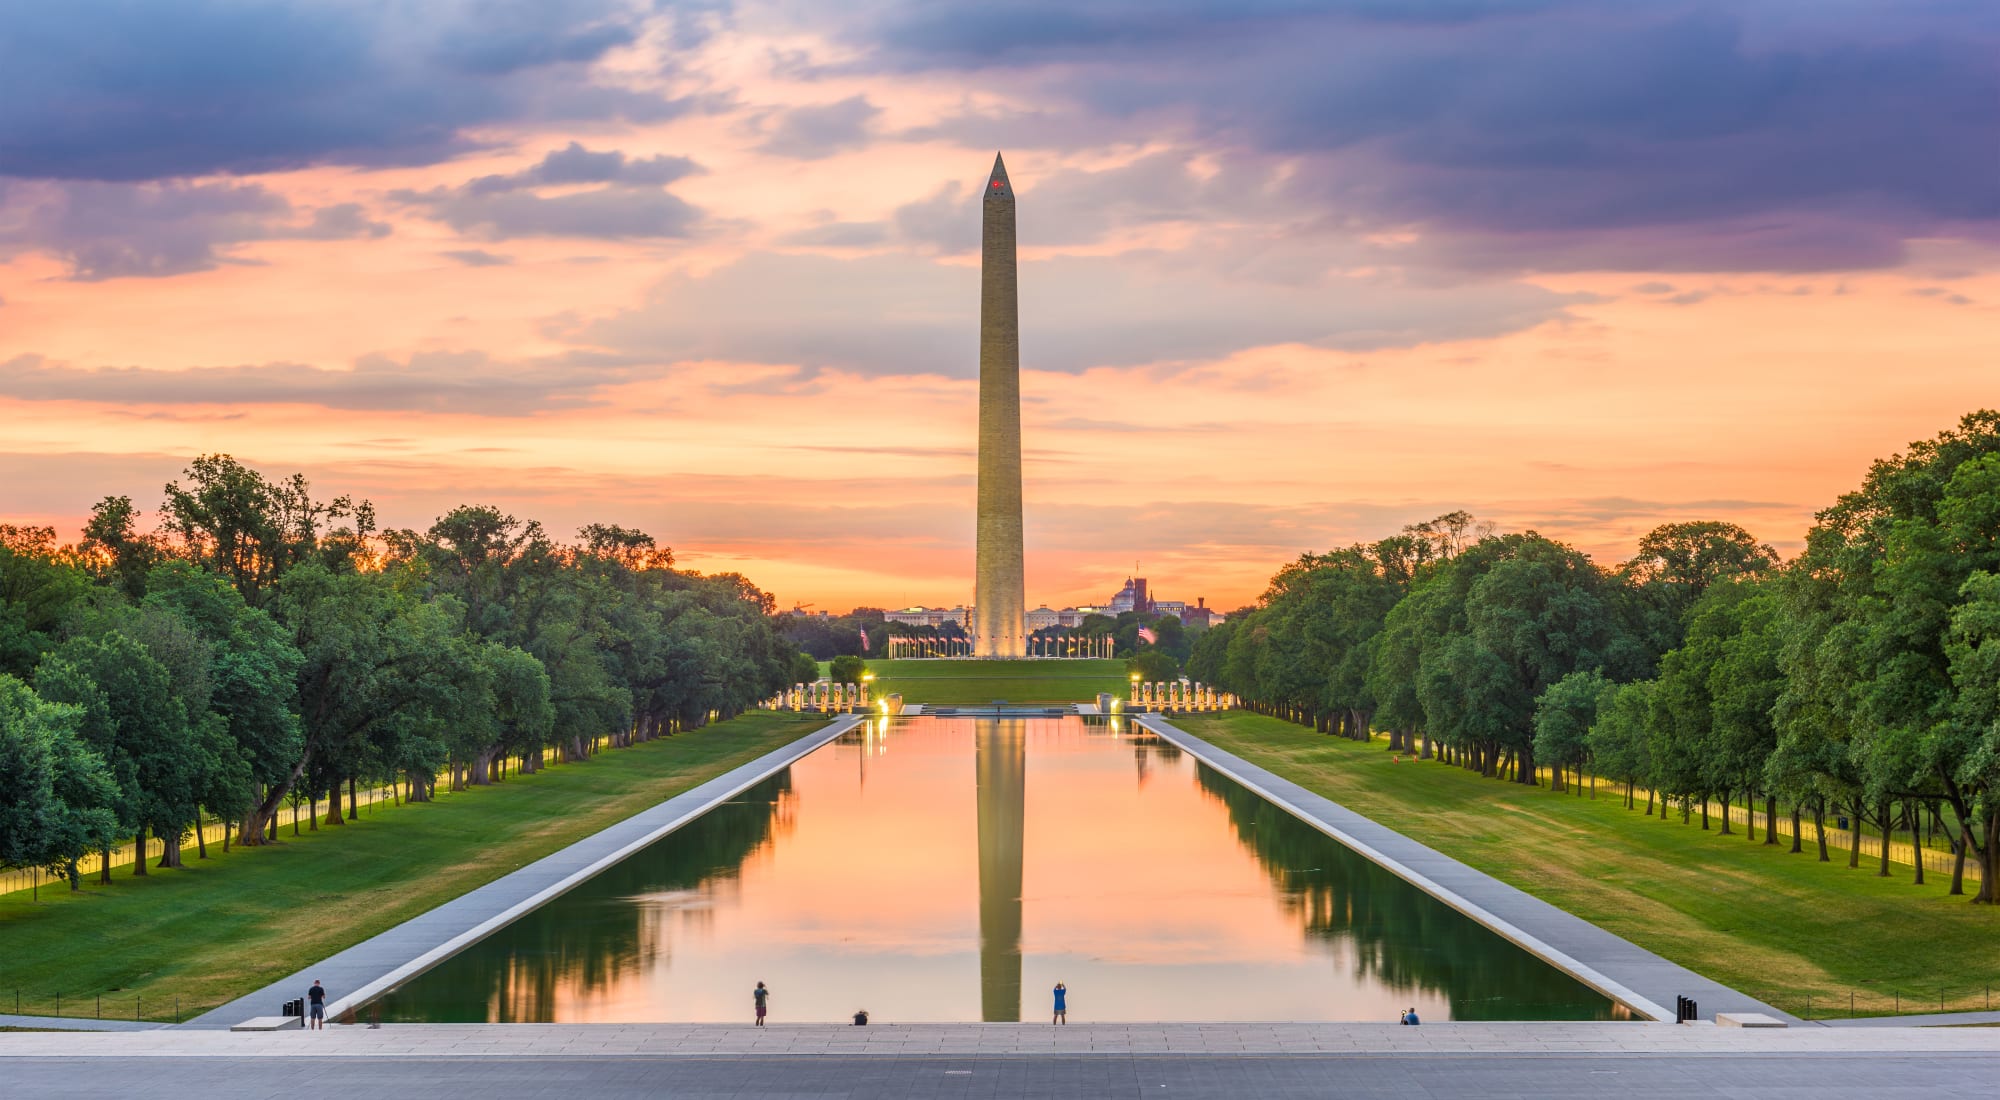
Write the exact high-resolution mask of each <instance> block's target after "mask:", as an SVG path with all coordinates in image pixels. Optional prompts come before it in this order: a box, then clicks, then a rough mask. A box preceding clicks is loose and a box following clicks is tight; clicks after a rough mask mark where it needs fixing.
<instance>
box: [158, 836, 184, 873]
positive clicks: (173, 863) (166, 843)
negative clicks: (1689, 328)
mask: <svg viewBox="0 0 2000 1100" xmlns="http://www.w3.org/2000/svg"><path fill="white" fill-rule="evenodd" d="M181 843H182V841H181V837H180V833H179V831H178V830H176V831H175V833H174V834H173V835H172V836H168V835H167V834H165V833H162V834H160V862H158V863H155V864H153V866H154V867H168V868H173V867H180V866H181V865H182V864H181Z"/></svg>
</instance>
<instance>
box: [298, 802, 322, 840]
mask: <svg viewBox="0 0 2000 1100" xmlns="http://www.w3.org/2000/svg"><path fill="white" fill-rule="evenodd" d="M298 817H299V811H298V809H297V807H294V808H293V809H292V835H293V836H297V835H298V832H299V822H298ZM306 821H307V823H308V824H310V825H311V826H312V831H313V832H315V833H316V832H319V792H318V791H314V792H313V793H312V795H311V797H309V798H307V799H306Z"/></svg>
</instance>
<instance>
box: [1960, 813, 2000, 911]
mask: <svg viewBox="0 0 2000 1100" xmlns="http://www.w3.org/2000/svg"><path fill="white" fill-rule="evenodd" d="M1985 817H1986V821H1985V825H1986V829H1985V832H1986V843H1984V844H1981V845H1980V846H1979V893H1977V894H1975V895H1973V897H1972V900H1973V902H1974V903H1976V904H1983V905H1992V904H1993V902H1994V895H1995V892H1996V891H1997V890H2000V811H1995V810H1993V809H1991V808H1989V809H1987V810H1986V813H1985ZM1959 829H1960V830H1962V831H1963V832H1964V833H1965V835H1966V839H1967V840H1971V839H1972V823H1971V822H1969V821H1965V820H1963V819H1960V824H1959Z"/></svg>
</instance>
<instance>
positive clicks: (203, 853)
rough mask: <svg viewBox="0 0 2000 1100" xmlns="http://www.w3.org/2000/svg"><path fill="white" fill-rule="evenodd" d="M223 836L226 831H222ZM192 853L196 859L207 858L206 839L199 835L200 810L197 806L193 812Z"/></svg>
mask: <svg viewBox="0 0 2000 1100" xmlns="http://www.w3.org/2000/svg"><path fill="white" fill-rule="evenodd" d="M224 835H225V836H226V835H227V830H224ZM194 853H195V854H194V858H196V859H207V858H208V838H207V837H205V836H202V835H201V808H200V807H198V806H197V807H196V808H195V811H194Z"/></svg>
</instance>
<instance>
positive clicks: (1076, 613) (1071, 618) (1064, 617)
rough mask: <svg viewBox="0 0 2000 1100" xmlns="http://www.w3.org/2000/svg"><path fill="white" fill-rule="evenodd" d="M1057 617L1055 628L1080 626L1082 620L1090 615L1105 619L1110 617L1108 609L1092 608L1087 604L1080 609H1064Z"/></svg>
mask: <svg viewBox="0 0 2000 1100" xmlns="http://www.w3.org/2000/svg"><path fill="white" fill-rule="evenodd" d="M1057 615H1059V616H1060V618H1058V619H1057V620H1056V625H1057V626H1082V625H1083V620H1084V619H1086V618H1089V617H1090V616H1092V615H1103V616H1106V617H1107V618H1108V617H1112V615H1111V609H1110V608H1108V607H1093V606H1091V605H1089V604H1085V605H1084V606H1082V607H1065V608H1063V609H1062V610H1061V611H1059V612H1057Z"/></svg>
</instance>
